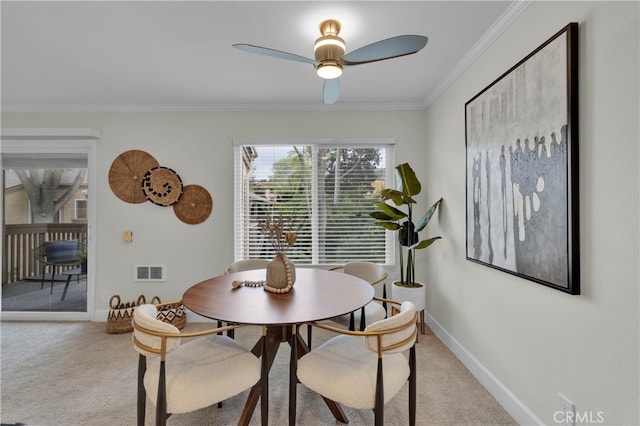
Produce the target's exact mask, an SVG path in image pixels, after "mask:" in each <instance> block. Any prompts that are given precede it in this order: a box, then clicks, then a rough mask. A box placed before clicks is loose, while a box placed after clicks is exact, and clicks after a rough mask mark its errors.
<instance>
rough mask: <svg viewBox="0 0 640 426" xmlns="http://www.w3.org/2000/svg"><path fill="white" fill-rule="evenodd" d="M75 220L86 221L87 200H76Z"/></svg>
mask: <svg viewBox="0 0 640 426" xmlns="http://www.w3.org/2000/svg"><path fill="white" fill-rule="evenodd" d="M75 202H76V215H75V216H76V217H75V219H76V220H87V200H82V199H76V200H75Z"/></svg>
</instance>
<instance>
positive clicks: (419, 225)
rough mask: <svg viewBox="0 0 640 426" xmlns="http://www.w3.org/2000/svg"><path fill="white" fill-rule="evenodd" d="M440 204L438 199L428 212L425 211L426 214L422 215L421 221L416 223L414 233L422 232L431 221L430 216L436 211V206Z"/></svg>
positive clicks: (440, 200)
mask: <svg viewBox="0 0 640 426" xmlns="http://www.w3.org/2000/svg"><path fill="white" fill-rule="evenodd" d="M441 202H442V198H440V199H439V200H438V201H436V202H435V203H433V205H432V206H431V208H429V210H427V212H426V213H425V214H424V216H422V219H420V220H419V221H418V223H417V225H416V231H417V232H420V231H422V230H423V229H424V227H425V226H427V224H428V223H429V221H430V220H431V216H433V214H434V213H435V212H436V209H437V208H438V206H439V205H440V203H441Z"/></svg>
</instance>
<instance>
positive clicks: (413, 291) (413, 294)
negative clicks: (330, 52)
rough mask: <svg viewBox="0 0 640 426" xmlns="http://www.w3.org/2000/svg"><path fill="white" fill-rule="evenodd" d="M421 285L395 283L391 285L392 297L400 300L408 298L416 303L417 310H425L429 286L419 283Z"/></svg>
mask: <svg viewBox="0 0 640 426" xmlns="http://www.w3.org/2000/svg"><path fill="white" fill-rule="evenodd" d="M418 284H420V285H421V286H420V287H400V286H397V285H396V284H395V283H394V284H393V285H392V286H391V295H392V296H391V297H392V299H393V300H397V301H398V302H404V301H406V300H408V301H410V302H413V304H414V305H416V311H418V312H420V311H424V309H425V307H426V305H427V286H425V285H424V284H422V283H418Z"/></svg>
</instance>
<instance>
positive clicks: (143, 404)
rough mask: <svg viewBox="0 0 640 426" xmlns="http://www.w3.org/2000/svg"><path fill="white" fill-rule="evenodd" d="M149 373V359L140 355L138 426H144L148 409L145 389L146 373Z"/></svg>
mask: <svg viewBox="0 0 640 426" xmlns="http://www.w3.org/2000/svg"><path fill="white" fill-rule="evenodd" d="M146 371H147V357H145V356H144V355H142V354H140V357H139V358H138V405H137V407H138V426H144V417H145V410H146V409H147V391H146V390H145V388H144V373H145V372H146Z"/></svg>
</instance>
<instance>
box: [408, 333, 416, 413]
mask: <svg viewBox="0 0 640 426" xmlns="http://www.w3.org/2000/svg"><path fill="white" fill-rule="evenodd" d="M416 367H417V364H416V346H415V345H413V346H411V349H410V350H409V426H415V424H416V377H417V374H416Z"/></svg>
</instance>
